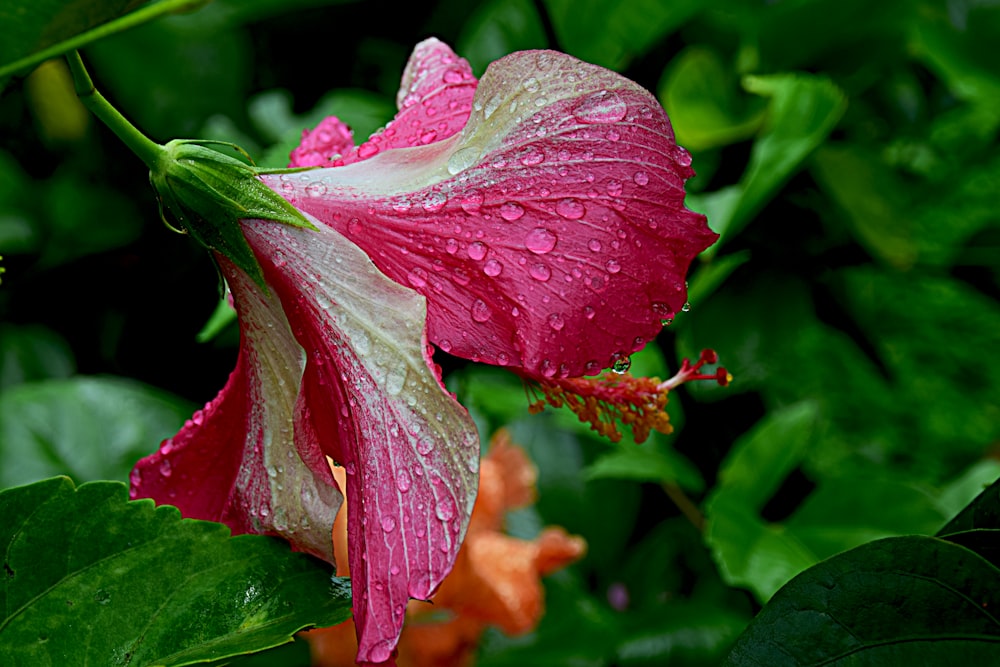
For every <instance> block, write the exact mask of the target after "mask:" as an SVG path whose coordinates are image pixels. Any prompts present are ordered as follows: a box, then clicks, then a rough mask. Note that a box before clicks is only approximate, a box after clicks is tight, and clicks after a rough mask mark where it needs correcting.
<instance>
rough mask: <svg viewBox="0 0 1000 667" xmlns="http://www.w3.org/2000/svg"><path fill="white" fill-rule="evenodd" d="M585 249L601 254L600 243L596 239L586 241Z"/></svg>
mask: <svg viewBox="0 0 1000 667" xmlns="http://www.w3.org/2000/svg"><path fill="white" fill-rule="evenodd" d="M587 247H588V248H590V251H591V252H601V242H600V241H598V240H597V239H590V240H589V241H587Z"/></svg>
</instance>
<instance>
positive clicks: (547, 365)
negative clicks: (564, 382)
mask: <svg viewBox="0 0 1000 667" xmlns="http://www.w3.org/2000/svg"><path fill="white" fill-rule="evenodd" d="M539 370H540V371H541V372H542V376H543V377H547V378H550V377H555V374H556V370H557V369H556V365H555V364H554V363H552V360H551V359H543V360H542V365H541V366H540V367H539Z"/></svg>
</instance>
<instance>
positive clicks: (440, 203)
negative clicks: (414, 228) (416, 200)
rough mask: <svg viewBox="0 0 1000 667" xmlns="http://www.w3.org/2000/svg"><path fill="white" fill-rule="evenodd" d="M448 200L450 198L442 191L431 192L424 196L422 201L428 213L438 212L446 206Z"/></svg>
mask: <svg viewBox="0 0 1000 667" xmlns="http://www.w3.org/2000/svg"><path fill="white" fill-rule="evenodd" d="M447 202H448V198H447V197H445V196H444V194H443V193H441V192H431V193H430V194H428V195H427V197H425V198H424V201H423V202H422V203H421V206H423V208H424V210H425V211H427V212H428V213H436V212H438V211H440V210H441V209H442V208H444V205H445V204H446V203H447Z"/></svg>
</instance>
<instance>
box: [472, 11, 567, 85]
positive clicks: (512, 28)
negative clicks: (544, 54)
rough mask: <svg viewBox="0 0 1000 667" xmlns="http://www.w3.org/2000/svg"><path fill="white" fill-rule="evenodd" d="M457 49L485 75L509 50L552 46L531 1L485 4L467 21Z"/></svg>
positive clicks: (477, 71)
mask: <svg viewBox="0 0 1000 667" xmlns="http://www.w3.org/2000/svg"><path fill="white" fill-rule="evenodd" d="M456 47H457V48H456V51H457V52H458V53H461V54H462V57H463V58H465V59H466V60H468V61H469V64H470V65H472V71H473V72H475V73H476V74H477V75H482V73H483V72H484V71H485V70H486V66H487V65H489V64H490V63H491V62H493V61H494V60H499V59H500V58H502V57H503V56H505V55H507V54H508V53H513V52H514V51H525V50H527V49H545V48H549V44H548V40H547V39H546V37H545V28H544V27H543V26H542V19H541V17H539V15H538V10H536V9H535V5H534V4H533V3H532V2H531V1H530V0H513V1H510V0H492V1H491V2H485V3H481V4H480V5H479V6H478V7H477V9H476V11H475V12H474V13H473V15H472V16H471V17H470V18H469V20H468V21H467V22H466V24H465V26H464V28H463V29H462V34H461V36H460V37H459V38H458V42H457V44H456Z"/></svg>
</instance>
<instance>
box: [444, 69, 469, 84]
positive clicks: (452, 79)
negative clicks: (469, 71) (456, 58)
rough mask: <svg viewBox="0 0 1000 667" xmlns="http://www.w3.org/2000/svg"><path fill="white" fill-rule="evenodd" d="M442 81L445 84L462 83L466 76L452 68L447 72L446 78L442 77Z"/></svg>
mask: <svg viewBox="0 0 1000 667" xmlns="http://www.w3.org/2000/svg"><path fill="white" fill-rule="evenodd" d="M441 79H442V80H443V81H444V82H445V83H461V82H462V81H463V80H464V79H465V75H464V74H463V72H462V70H460V69H455V68H451V69H448V70H445V73H444V76H442V77H441Z"/></svg>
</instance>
